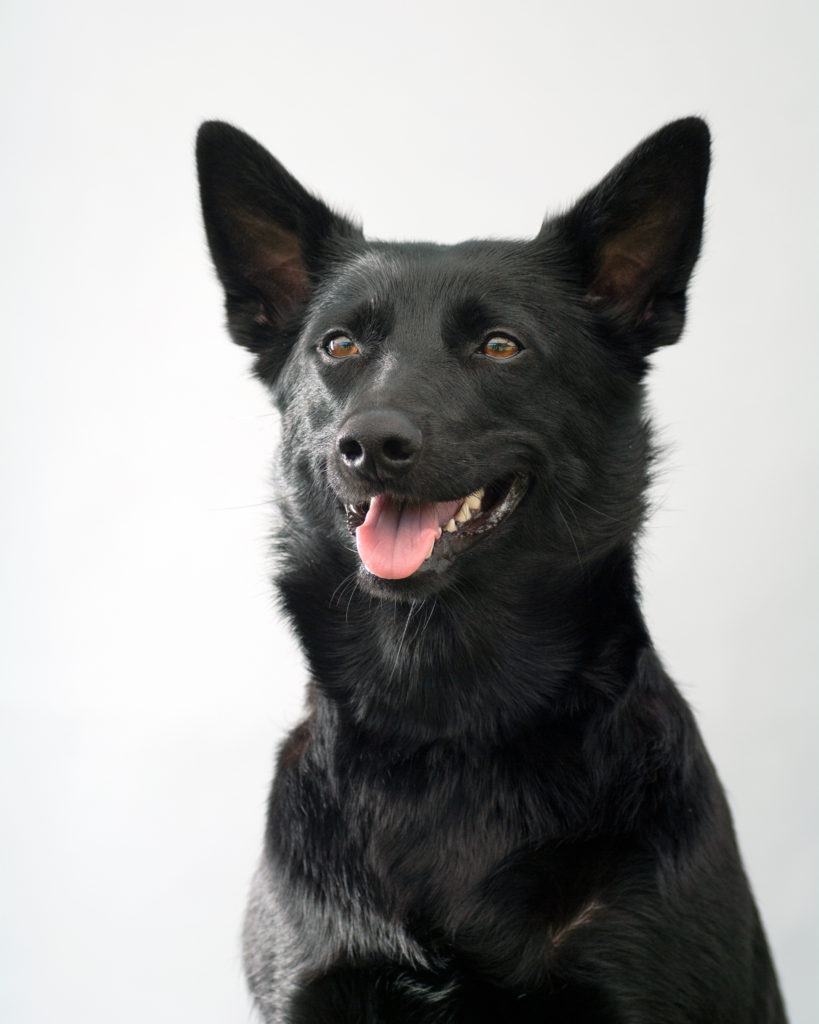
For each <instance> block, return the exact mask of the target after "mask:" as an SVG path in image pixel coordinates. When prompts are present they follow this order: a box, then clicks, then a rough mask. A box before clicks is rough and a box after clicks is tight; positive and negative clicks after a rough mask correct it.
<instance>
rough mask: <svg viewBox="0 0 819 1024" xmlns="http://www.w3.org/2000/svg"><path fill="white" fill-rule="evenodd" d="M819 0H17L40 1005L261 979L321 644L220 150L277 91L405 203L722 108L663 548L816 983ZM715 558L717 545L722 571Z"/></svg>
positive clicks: (25, 684) (739, 788) (463, 218)
mask: <svg viewBox="0 0 819 1024" xmlns="http://www.w3.org/2000/svg"><path fill="white" fill-rule="evenodd" d="M814 11H815V6H814V5H813V4H812V3H810V2H809V0H804V2H803V0H783V2H781V3H779V4H777V5H776V6H775V7H774V6H772V5H767V4H762V3H759V2H758V0H757V2H754V0H750V2H749V0H744V2H741V3H740V2H738V0H736V2H733V0H732V2H726V3H717V4H715V3H714V2H713V0H688V2H687V3H684V4H683V3H679V4H676V5H673V6H671V5H667V4H665V3H661V2H660V3H658V2H657V0H636V2H635V0H633V2H623V3H620V4H615V3H611V2H610V0H590V2H589V3H587V4H579V3H576V4H569V3H566V4H548V3H544V2H542V0H537V2H536V0H532V2H525V0H507V2H505V3H503V4H493V5H488V4H480V3H475V2H474V0H473V2H447V0H437V2H434V3H433V2H429V0H422V2H420V3H415V4H414V5H411V7H410V5H404V6H403V7H402V6H401V5H397V4H396V5H391V4H386V3H384V2H383V0H382V2H375V0H373V2H368V0H348V2H347V3H339V2H330V0H324V2H320V3H315V4H310V3H303V4H296V3H276V2H274V0H270V2H266V3H261V2H259V3H250V2H245V0H235V2H233V3H222V4H219V5H216V4H212V3H209V2H199V3H193V2H189V3H181V2H176V3H174V2H172V0H168V2H164V3H157V2H156V0H143V2H141V3H139V4H126V5H122V4H110V3H101V2H94V0H77V2H74V3H71V4H67V3H64V2H60V3H57V2H55V0H41V2H39V3H36V4H34V3H23V2H22V0H9V2H8V3H7V4H6V5H5V8H4V15H3V23H4V27H3V30H2V33H0V40H1V41H0V47H2V52H0V74H2V96H3V113H2V142H3V146H2V153H3V156H2V162H0V178H1V180H0V204H2V224H3V228H2V236H0V237H2V252H3V272H2V275H0V288H2V290H3V293H4V294H3V300H4V301H3V308H4V316H3V321H4V325H5V330H4V337H3V341H2V368H1V369H0V417H2V421H3V423H2V444H3V448H2V453H3V454H2V459H3V470H4V484H3V510H2V524H3V526H2V534H0V536H1V537H2V545H3V553H2V576H3V582H2V587H3V589H2V592H1V593H0V600H2V617H1V618H0V622H2V630H3V634H4V635H3V639H2V644H0V659H2V676H3V684H4V685H3V688H2V698H0V699H1V700H2V722H3V730H4V735H3V738H2V745H0V753H1V754H2V759H3V771H2V778H3V790H2V792H3V796H2V800H3V803H2V808H0V813H2V822H3V833H4V841H3V854H2V856H3V862H2V872H1V873H0V878H2V885H3V890H4V891H3V893H2V895H0V900H2V906H3V908H4V909H3V913H2V926H0V927H2V933H3V938H2V941H3V944H4V948H3V949H2V951H0V953H1V955H0V972H2V974H0V1016H2V1019H3V1020H4V1021H5V1022H8V1024H41V1022H44V1021H56V1020H60V1021H62V1022H71V1024H73V1022H83V1024H93V1022H100V1024H102V1022H106V1024H107V1022H109V1021H112V1020H116V1021H117V1022H120V1024H129V1022H137V1021H139V1022H144V1021H146V1020H150V1021H152V1022H159V1024H161V1022H174V1024H178V1022H180V1021H196V1022H197V1024H207V1022H211V1021H212V1022H214V1024H216V1022H223V1021H226V1020H229V1019H233V1020H246V1019H248V1008H247V1002H246V999H245V995H244V987H243V982H242V978H241V969H240V961H239V952H238V932H239V927H240V919H241V913H242V906H243V899H244V892H245V887H246V884H247V880H248V877H249V874H250V872H251V869H252V867H253V863H254V860H255V858H256V853H257V850H258V848H259V842H260V837H261V829H262V819H263V810H264V801H265V796H266V788H267V782H268V777H269V774H270V770H271V763H272V751H273V746H274V742H275V740H276V739H277V737H279V736H280V735H281V731H282V729H283V728H284V725H285V723H287V722H288V721H292V719H293V718H294V717H295V716H296V715H297V713H298V710H299V705H300V700H301V697H300V687H301V677H302V669H301V665H300V661H299V656H298V654H297V652H296V651H295V649H294V645H293V642H292V640H291V639H290V637H289V635H288V632H287V630H286V628H285V627H284V625H283V624H282V623H281V621H279V620H278V618H277V616H276V614H275V612H274V610H273V607H272V600H271V597H270V588H269V586H268V583H267V580H266V568H265V562H264V550H265V547H266V541H265V536H266V530H267V526H266V521H267V502H268V501H269V498H270V490H269V488H268V483H267V477H268V468H267V467H268V456H269V453H270V451H271V450H272V446H273V444H274V442H275V429H276V428H275V420H274V419H273V417H272V415H271V414H270V412H269V410H268V407H267V405H266V401H265V398H264V396H263V394H262V392H261V390H260V388H258V386H257V385H255V384H254V383H253V382H252V381H250V380H249V379H247V376H246V373H245V370H246V367H247V365H248V360H247V358H246V356H244V355H243V354H242V353H241V352H240V351H239V350H238V349H235V348H233V347H232V346H231V345H230V344H229V342H228V340H227V338H226V336H225V335H224V333H223V331H222V329H221V326H220V324H221V319H222V312H221V297H220V294H219V292H218V289H217V287H216V285H215V282H214V278H213V275H212V273H211V270H210V266H209V262H208V259H207V256H206V250H205V244H204V239H203V233H202V230H201V227H200V223H199V213H198V205H197V197H196V192H195V183H194V176H193V164H192V145H193V136H194V132H195V130H196V127H197V125H198V123H199V121H200V120H202V119H205V118H211V117H221V118H224V119H227V120H231V121H233V122H234V123H236V124H238V125H240V126H242V127H244V128H245V129H246V130H248V131H250V132H251V133H254V134H256V136H257V137H258V138H259V139H260V140H261V141H263V142H264V143H265V144H266V145H268V146H269V147H270V148H271V149H272V151H273V152H274V153H275V154H276V155H277V156H278V157H279V158H280V159H282V160H283V161H284V162H285V164H286V165H287V166H288V167H289V168H290V169H291V170H292V171H293V172H294V173H296V174H297V175H298V176H299V177H301V178H302V180H304V182H305V183H306V184H308V185H309V186H311V187H313V188H314V189H316V190H318V191H319V192H320V193H321V194H322V195H324V197H325V198H327V199H328V200H329V201H331V202H333V203H335V204H336V205H338V206H339V207H340V208H342V209H344V210H346V211H348V212H353V213H355V214H357V215H359V216H360V217H361V218H362V219H363V220H364V223H365V225H366V227H367V228H368V229H369V231H370V233H371V234H372V235H375V236H381V237H416V238H432V239H435V240H441V241H449V240H457V239H460V238H462V237H464V236H473V235H485V234H500V235H528V234H532V233H533V232H534V231H535V230H536V229H537V227H538V224H539V222H540V219H541V216H542V214H543V212H544V211H545V210H546V209H548V208H549V207H551V208H553V209H554V208H556V207H560V206H561V205H564V204H566V203H567V202H568V201H570V200H571V199H572V198H574V197H575V196H577V195H578V194H579V193H580V191H581V190H582V189H584V188H585V187H586V186H588V185H590V184H591V183H592V182H594V181H595V180H596V179H597V178H598V177H600V176H601V175H602V174H603V173H604V172H605V171H606V170H607V169H608V168H609V166H610V165H611V164H612V163H614V162H615V161H616V160H617V159H619V158H620V157H621V156H622V155H623V154H624V153H625V152H626V151H627V150H628V149H630V148H631V146H632V145H633V144H634V143H636V142H637V141H638V140H639V139H640V138H641V137H642V136H644V135H645V134H647V133H648V132H650V131H652V130H654V129H655V128H657V127H659V126H660V125H661V124H662V123H664V122H666V121H668V120H671V119H672V118H674V117H677V116H681V115H686V114H689V113H700V114H703V115H705V116H706V117H707V118H708V119H709V121H710V123H711V126H712V129H713V132H714V136H715V162H714V170H713V177H712V184H711V190H710V199H709V208H710V214H709V229H708V235H707V240H706V248H705V255H704V257H703V260H702V262H701V264H700V268H699V272H698V275H697V279H696V282H695V286H694V289H693V295H692V301H691V317H690V321H689V328H688V331H687V334H686V336H685V338H684V341H683V343H682V344H681V345H680V346H678V347H677V348H675V349H671V350H667V351H665V352H663V353H661V354H660V356H659V358H658V360H657V369H656V373H655V376H654V389H653V394H654V405H655V407H656V410H657V418H658V420H659V422H660V424H661V425H662V427H663V433H664V436H665V437H666V438H667V440H668V441H669V443H670V452H669V455H668V457H667V458H666V462H665V467H666V473H665V475H664V477H663V479H662V481H661V483H660V486H659V488H658V499H659V501H660V509H659V512H658V514H657V515H656V516H655V518H654V521H653V526H652V528H651V530H650V531H649V534H648V537H647V539H646V544H645V556H644V558H643V580H644V585H645V593H646V600H647V613H648V618H649V621H650V623H651V625H652V628H653V631H654V634H655V638H656V641H657V644H658V646H659V648H660V650H661V652H662V653H663V654H664V656H665V657H666V660H667V662H668V665H669V667H670V669H671V670H672V672H673V674H674V675H675V676H676V678H677V679H678V680H679V681H680V683H681V685H682V687H683V689H684V692H685V693H686V695H687V696H688V698H689V699H690V700H691V701H692V703H693V704H694V706H695V708H696V709H697V710H698V713H699V718H700V721H701V724H702V728H703V730H704V732H705V735H706V739H707V741H708V742H709V744H710V748H711V751H712V753H713V756H714V759H715V760H716V762H717V765H718V767H719V769H720V772H721V774H722V777H723V779H724V781H725V783H726V786H727V789H728V791H729V794H730V797H731V800H732V803H733V807H734V811H735V816H736V820H737V825H738V829H739V833H740V839H741V842H742V846H743V849H744V854H745V858H746V862H747V866H748V870H749V873H750V875H751V878H752V882H753V885H754V887H755V890H756V892H757V895H758V898H759V902H760V905H761V908H762V912H763V916H764V918H765V920H766V922H767V925H768V929H769V933H770V937H771V941H772V944H773V947H774V951H775V955H776V957H777V960H778V964H779V969H780V972H781V975H782V980H783V985H784V990H785V993H786V996H787V998H788V1001H789V1003H790V1006H791V1011H792V1015H793V1020H794V1022H796V1021H808V1020H813V1019H816V1018H817V1014H819V1007H817V1000H816V989H815V984H814V980H813V978H814V974H815V965H816V945H815V940H816V874H817V873H816V868H815V866H816V863H817V816H816V787H815V780H816V778H817V771H816V768H817V765H816V755H815V742H814V732H815V729H816V724H817V723H816V698H815V691H816V686H815V683H816V679H815V669H814V666H815V665H816V662H817V653H818V652H817V651H816V640H815V637H816V632H817V628H816V623H817V622H819V616H817V587H816V511H817V509H816V474H815V467H816V454H817V453H816V447H817V438H819V430H817V415H816V405H817V400H816V395H815V382H816V354H815V352H816V348H815V346H816V318H815V314H814V307H815V276H814V267H815V256H816V237H817V236H816V226H817V225H816V211H817V208H816V201H815V195H816V184H817V181H819V175H818V174H817V161H816V152H817V150H816V141H817V140H816V127H815V126H816V110H815V105H814V104H815V96H816V86H817V81H816V79H817V73H816V67H817V59H816V56H817V55H816V51H815V40H816V31H815V30H816V16H815V14H814ZM703 580H707V581H708V582H707V585H705V586H703Z"/></svg>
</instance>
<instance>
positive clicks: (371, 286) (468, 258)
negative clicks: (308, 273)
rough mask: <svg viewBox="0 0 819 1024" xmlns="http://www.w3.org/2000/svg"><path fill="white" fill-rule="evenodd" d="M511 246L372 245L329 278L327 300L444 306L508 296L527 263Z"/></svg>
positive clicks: (466, 243) (487, 244) (509, 244)
mask: <svg viewBox="0 0 819 1024" xmlns="http://www.w3.org/2000/svg"><path fill="white" fill-rule="evenodd" d="M522 250H523V246H522V245H520V244H516V243H513V242H464V243H460V244H458V245H437V244H434V243H426V242H415V243H375V244H373V245H371V246H370V247H368V248H367V249H366V250H364V251H363V252H360V253H358V254H356V255H355V256H353V257H352V258H351V259H349V260H347V261H346V262H345V263H344V265H343V266H342V267H341V268H340V270H339V272H338V273H337V274H336V275H334V278H333V280H332V282H330V287H329V290H328V292H327V297H328V298H337V299H340V300H342V301H346V302H361V301H366V302H368V303H370V304H373V305H380V304H389V305H390V306H392V307H396V306H399V307H400V306H402V305H404V304H409V305H415V304H416V303H418V302H421V303H422V304H423V305H424V307H425V308H427V309H430V308H435V307H442V306H444V307H445V306H446V305H448V304H450V303H453V302H460V301H463V300H464V299H466V298H470V297H473V296H487V295H489V294H491V293H492V292H498V293H500V292H504V293H505V294H508V293H509V284H508V282H509V279H510V278H512V276H513V275H514V276H515V278H516V280H518V281H520V273H521V269H522V265H523V264H525V263H526V262H527V260H526V259H525V255H524V253H523V251H522Z"/></svg>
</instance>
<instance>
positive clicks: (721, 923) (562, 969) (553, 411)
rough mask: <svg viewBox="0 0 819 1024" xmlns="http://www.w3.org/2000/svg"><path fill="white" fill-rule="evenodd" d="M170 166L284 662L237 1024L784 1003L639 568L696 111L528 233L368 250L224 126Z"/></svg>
mask: <svg viewBox="0 0 819 1024" xmlns="http://www.w3.org/2000/svg"><path fill="white" fill-rule="evenodd" d="M197 159H198V168H199V181H200V194H201V201H202V209H203V214H204V222H205V227H206V234H207V239H208V243H209V247H210V252H211V255H212V257H213V261H214V264H215V268H216V272H217V275H218V278H219V280H220V281H221V284H222V286H223V288H224V292H225V296H226V309H227V325H228V329H229V332H230V334H231V336H232V337H233V339H234V341H236V342H238V343H239V344H240V345H243V346H244V347H245V348H247V349H249V350H250V351H251V352H253V353H255V355H256V362H255V372H256V374H257V375H258V377H259V378H260V379H261V380H262V381H263V382H264V384H265V385H266V386H267V387H268V388H269V389H270V391H271V393H272V396H273V398H274V401H275V404H276V405H277V407H278V409H279V411H280V413H281V424H282V426H281V437H280V441H279V445H278V453H277V464H278V467H279V473H280V486H279V495H278V497H279V503H278V520H277V524H276V528H275V549H276V558H277V567H278V568H277V577H276V582H277V588H278V594H279V597H280V600H281V604H282V607H283V609H284V611H285V613H286V615H287V616H288V617H289V618H290V620H291V621H292V623H293V626H294V627H295V630H296V633H297V634H298V637H299V640H300V642H301V644H302V646H303V648H304V652H305V655H306V658H307V662H308V665H309V671H310V682H309V687H308V709H309V714H308V716H307V718H306V720H305V721H304V722H303V723H302V724H301V725H299V726H298V727H297V728H296V729H295V730H294V731H293V732H292V733H291V734H290V735H289V737H288V738H287V739H286V741H285V742H284V743H283V745H282V746H281V748H280V751H279V755H278V765H277V770H276V775H275V779H274V782H273V787H272V792H271V796H270V802H269V809H268V822H267V831H266V840H265V848H264V855H263V858H262V863H261V867H260V868H259V870H258V873H257V875H256V878H255V881H254V884H253V889H252V895H251V899H250V903H249V907H248V911H247V917H246V924H245V931H244V948H245V966H246V971H247V976H248V980H249V985H250V988H251V990H252V993H253V996H254V999H255V1003H256V1006H257V1007H258V1009H259V1011H260V1014H261V1017H262V1018H263V1019H264V1021H266V1022H275V1024H317V1022H322V1024H482V1022H493V1024H494V1022H505V1024H506V1022H524V1021H525V1022H543V1024H546V1022H548V1024H558V1022H572V1024H578V1022H581V1024H602V1022H623V1024H625V1022H629V1024H683V1022H685V1024H691V1022H700V1024H746V1022H747V1024H751V1022H754V1024H761V1022H766V1024H767V1022H781V1021H785V1011H784V1009H783V1003H782V1000H781V997H780V994H779V990H778V986H777V981H776V976H775V971H774V968H773V965H772V961H771V957H770V955H769V951H768V947H767V944H766V939H765V936H764V932H763V929H762V926H761V924H760V919H759V916H758V913H757V910H756V907H755V904H754V900H753V897H752V895H751V892H750V889H749V886H748V883H747V880H746V877H745V874H744V871H743V868H742V864H741V860H740V856H739V853H738V851H737V845H736V841H735V837H734V832H733V827H732V823H731V817H730V812H729V809H728V806H727V804H726V800H725V796H724V794H723V790H722V788H721V786H720V783H719V781H718V779H717V776H716V774H715V771H714V768H713V767H712V765H711V762H710V760H709V758H708V755H707V753H706V751H705V749H704V746H703V743H702V740H701V738H700V735H699V732H698V730H697V726H696V724H695V722H694V719H693V717H692V714H691V712H690V710H689V709H688V707H687V705H686V703H685V702H684V700H683V699H682V697H681V696H680V694H679V692H678V691H677V689H676V688H675V686H674V684H673V682H672V681H671V680H670V679H669V677H668V676H667V675H666V673H665V671H664V669H663V667H662V665H661V663H660V660H659V658H658V656H657V654H656V652H655V651H654V649H653V647H652V644H651V640H650V638H649V635H648V632H647V630H646V625H645V622H644V620H643V617H642V614H641V611H640V604H639V595H638V589H637V584H636V581H635V547H636V543H637V540H638V538H639V534H640V530H641V526H642V524H643V520H644V516H645V513H646V498H645V493H646V487H647V483H648V481H649V474H650V472H651V468H652V460H653V457H654V448H653V445H652V440H651V434H650V429H649V426H648V424H647V422H646V413H645V405H644V386H645V376H646V371H647V369H648V367H649V363H650V360H651V358H652V355H653V354H654V353H655V352H656V350H657V349H658V348H660V347H662V346H665V345H670V344H672V343H674V342H675V341H677V339H678V337H679V336H680V333H681V331H682V329H683V324H684V320H685V313H686V292H687V286H688V282H689V278H690V276H691V272H692V270H693V268H694V265H695V262H696V260H697V257H698V254H699V250H700V243H701V236H702V227H703V209H704V195H705V188H706V181H707V176H708V168H709V161H710V137H709V132H708V128H707V126H706V125H705V124H704V122H703V121H701V120H699V119H698V118H687V119H684V120H679V121H675V122H673V123H671V124H669V125H667V126H666V127H664V128H662V129H661V130H659V131H658V132H656V133H655V134H654V135H652V136H650V137H649V138H648V139H646V140H644V141H643V142H642V143H641V144H640V145H639V146H638V147H637V148H636V149H634V150H633V151H632V152H631V153H630V154H629V155H628V156H627V157H626V158H625V159H624V160H623V161H622V162H621V163H620V164H619V165H618V166H617V167H615V168H614V170H612V171H611V172H610V173H609V174H608V175H607V176H606V177H605V178H604V179H603V180H602V181H601V182H600V184H599V185H598V186H597V187H595V188H593V189H592V190H591V191H589V192H588V193H587V194H585V195H584V196H583V197H582V198H581V199H580V200H579V201H578V202H577V203H576V204H575V205H574V206H572V207H571V208H570V209H568V210H567V211H566V212H563V213H561V214H559V215H557V216H554V217H551V218H549V219H547V220H546V221H545V222H544V223H543V226H542V228H541V229H540V231H539V233H538V234H537V236H536V237H535V238H534V239H531V240H526V241H468V242H464V243H462V244H459V245H452V246H445V245H436V244H426V243H412V244H397V243H385V242H379V241H369V240H366V239H365V238H364V235H363V234H362V231H361V229H360V228H359V227H358V226H357V225H356V224H354V223H352V222H351V221H350V220H349V219H347V218H345V217H343V216H340V215H338V214H336V213H334V212H333V211H332V210H331V209H330V208H329V207H328V206H327V205H325V203H324V202H322V201H321V200H320V199H318V198H316V197H315V196H313V195H312V194H310V193H309V192H308V191H307V190H305V189H304V188H303V187H302V185H300V184H299V183H298V182H297V181H296V180H295V179H294V178H293V177H292V176H291V175H290V174H289V173H288V172H287V171H286V170H285V169H284V167H282V165H281V164H279V163H278V162H277V161H276V160H275V159H274V158H273V157H272V156H271V155H270V154H269V153H268V152H267V151H266V150H265V149H263V148H262V147H261V146H260V145H259V144H258V143H257V142H255V141H254V140H253V139H251V138H250V137H249V136H247V135H245V134H244V133H243V132H241V131H239V130H237V129H236V128H234V127H231V126H230V125H227V124H224V123H219V122H207V123H205V124H204V125H202V127H201V129H200V132H199V136H198V141H197Z"/></svg>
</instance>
